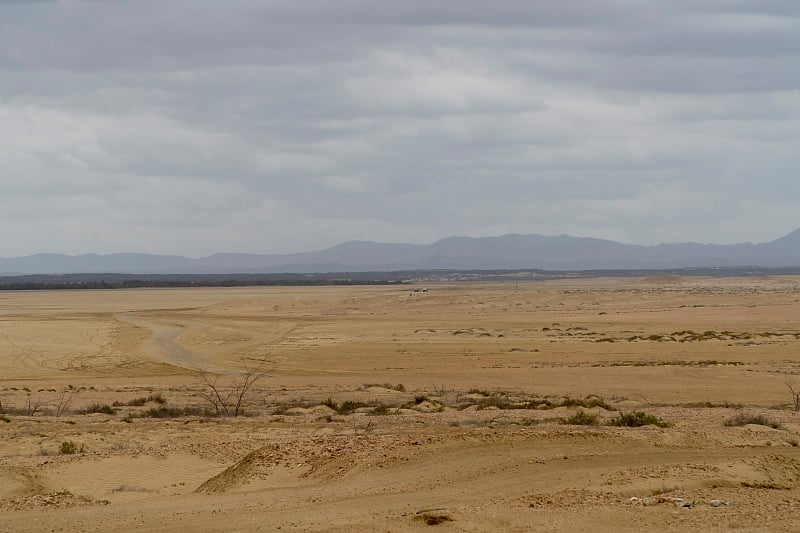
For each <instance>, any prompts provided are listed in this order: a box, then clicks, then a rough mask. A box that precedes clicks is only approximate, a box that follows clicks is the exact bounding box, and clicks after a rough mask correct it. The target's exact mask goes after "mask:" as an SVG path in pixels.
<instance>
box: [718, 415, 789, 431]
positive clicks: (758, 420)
mask: <svg viewBox="0 0 800 533" xmlns="http://www.w3.org/2000/svg"><path fill="white" fill-rule="evenodd" d="M747 424H757V425H759V426H768V427H771V428H772V429H778V428H779V427H781V426H780V424H778V423H777V422H773V421H772V420H770V419H769V418H767V417H766V416H764V415H748V414H746V413H739V414H738V415H736V416H734V417H733V418H731V419H730V420H726V421H725V425H726V426H728V427H735V426H746V425H747Z"/></svg>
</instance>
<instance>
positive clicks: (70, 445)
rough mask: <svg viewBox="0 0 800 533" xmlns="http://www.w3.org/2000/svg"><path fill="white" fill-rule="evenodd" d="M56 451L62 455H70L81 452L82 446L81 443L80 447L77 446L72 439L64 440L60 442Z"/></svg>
mask: <svg viewBox="0 0 800 533" xmlns="http://www.w3.org/2000/svg"><path fill="white" fill-rule="evenodd" d="M58 451H59V453H61V454H64V455H72V454H75V453H83V452H84V447H83V444H81V445H80V447H78V445H77V444H75V443H74V442H73V441H71V440H65V441H64V442H62V443H61V447H60V448H59V449H58Z"/></svg>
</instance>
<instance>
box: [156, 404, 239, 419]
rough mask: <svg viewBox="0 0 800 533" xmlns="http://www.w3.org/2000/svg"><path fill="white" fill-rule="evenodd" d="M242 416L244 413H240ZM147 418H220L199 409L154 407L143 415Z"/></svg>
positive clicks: (206, 410)
mask: <svg viewBox="0 0 800 533" xmlns="http://www.w3.org/2000/svg"><path fill="white" fill-rule="evenodd" d="M240 414H242V413H240ZM141 416H142V417H145V418H180V417H183V416H218V415H217V414H216V413H212V412H210V411H209V410H208V409H201V408H199V407H166V406H163V405H162V406H160V407H152V408H150V409H148V410H147V411H145V412H144V413H142V415H141Z"/></svg>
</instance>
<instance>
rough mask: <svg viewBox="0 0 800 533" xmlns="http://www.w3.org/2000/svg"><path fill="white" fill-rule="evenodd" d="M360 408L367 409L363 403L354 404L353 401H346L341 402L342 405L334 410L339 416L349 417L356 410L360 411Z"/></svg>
mask: <svg viewBox="0 0 800 533" xmlns="http://www.w3.org/2000/svg"><path fill="white" fill-rule="evenodd" d="M362 407H367V404H365V403H364V402H356V401H353V400H347V401H345V402H342V404H341V405H340V406H339V407H338V408H337V409H336V412H337V413H339V414H340V415H349V414H350V413H352V412H353V411H355V410H356V409H360V408H362Z"/></svg>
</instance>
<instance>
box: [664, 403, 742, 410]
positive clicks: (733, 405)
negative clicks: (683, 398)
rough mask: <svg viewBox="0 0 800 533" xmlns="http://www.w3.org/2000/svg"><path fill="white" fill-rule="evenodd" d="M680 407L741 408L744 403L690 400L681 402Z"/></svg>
mask: <svg viewBox="0 0 800 533" xmlns="http://www.w3.org/2000/svg"><path fill="white" fill-rule="evenodd" d="M679 407H688V408H696V409H720V408H722V409H741V408H742V404H740V403H730V402H722V403H714V402H690V403H684V404H680V405H679Z"/></svg>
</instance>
